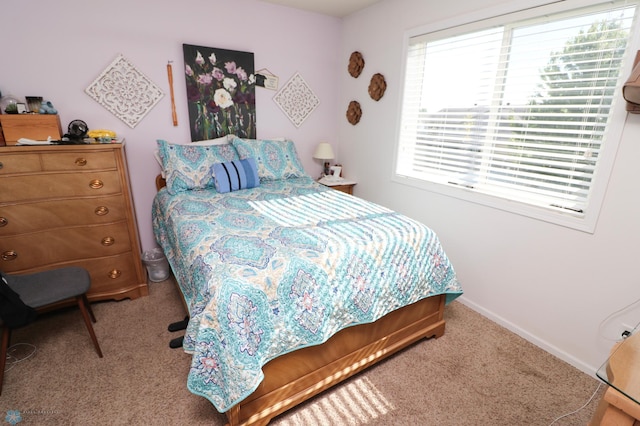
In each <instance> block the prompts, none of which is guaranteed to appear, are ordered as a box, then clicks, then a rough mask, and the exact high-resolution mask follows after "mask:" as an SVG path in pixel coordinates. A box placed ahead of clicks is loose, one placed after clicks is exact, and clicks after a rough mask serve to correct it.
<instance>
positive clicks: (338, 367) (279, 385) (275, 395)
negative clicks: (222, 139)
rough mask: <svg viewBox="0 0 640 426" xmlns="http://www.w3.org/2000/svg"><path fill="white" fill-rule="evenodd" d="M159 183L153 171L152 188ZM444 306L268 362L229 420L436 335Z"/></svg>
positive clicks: (242, 421)
mask: <svg viewBox="0 0 640 426" xmlns="http://www.w3.org/2000/svg"><path fill="white" fill-rule="evenodd" d="M164 184H165V182H164V179H162V177H161V176H158V177H157V178H156V187H157V188H158V189H160V188H162V187H163V186H164ZM444 306H445V296H444V295H438V296H432V297H429V298H427V299H423V300H421V301H418V302H416V303H413V304H411V305H408V306H405V307H403V308H400V309H398V310H396V311H393V312H391V313H389V314H387V315H385V316H384V317H382V318H380V319H379V320H377V321H376V322H373V323H371V324H362V325H357V326H353V327H349V328H346V329H344V330H342V331H340V332H338V333H337V334H335V335H334V336H333V337H331V338H330V339H329V340H327V341H326V342H325V343H323V344H322V345H319V346H313V347H308V348H303V349H299V350H297V351H294V352H290V353H288V354H285V355H283V356H281V357H278V358H276V359H274V360H272V361H270V362H269V363H267V364H266V365H265V366H264V368H263V372H264V376H265V377H264V380H263V381H262V383H261V384H260V386H259V387H258V388H257V389H256V390H255V392H253V393H252V394H251V395H249V396H248V397H247V398H245V399H244V400H243V401H242V402H240V403H238V404H236V405H235V406H233V407H232V408H231V409H230V410H229V411H227V412H226V415H227V419H228V420H229V425H230V426H239V425H266V424H268V423H269V422H270V421H271V419H272V418H274V417H275V416H277V415H279V414H281V413H283V412H285V411H287V410H289V409H291V408H293V407H295V406H296V405H298V404H300V403H302V402H304V401H306V400H308V399H309V398H311V397H313V396H315V395H317V394H319V393H320V392H322V391H324V390H326V389H329V388H330V387H332V386H334V385H336V384H338V383H340V382H342V381H343V380H345V379H347V378H349V377H351V376H353V375H354V374H356V373H358V372H360V371H362V370H364V369H365V368H367V367H369V366H372V365H374V364H376V363H378V362H380V361H382V360H383V359H385V358H387V357H388V356H390V355H392V354H394V353H396V352H398V351H399V350H401V349H403V348H406V347H407V346H409V345H411V344H413V343H415V342H417V341H418V340H420V339H423V338H430V337H440V336H442V335H443V334H444V329H445V321H444Z"/></svg>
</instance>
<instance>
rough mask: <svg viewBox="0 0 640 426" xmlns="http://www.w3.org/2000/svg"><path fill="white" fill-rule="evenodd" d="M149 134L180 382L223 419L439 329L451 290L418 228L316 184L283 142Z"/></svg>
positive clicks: (311, 387)
mask: <svg viewBox="0 0 640 426" xmlns="http://www.w3.org/2000/svg"><path fill="white" fill-rule="evenodd" d="M158 146H159V159H160V160H159V161H160V162H161V164H162V167H163V174H164V177H163V178H158V179H157V181H156V184H157V186H158V188H159V190H158V193H157V194H156V196H155V198H154V202H153V208H152V220H153V230H154V234H155V237H156V240H157V242H158V244H159V245H160V246H161V247H162V249H163V250H164V252H165V254H166V255H167V258H168V260H169V263H170V265H171V268H172V270H173V272H174V275H175V278H176V282H177V283H178V286H179V288H180V291H181V294H182V295H183V298H184V302H185V305H186V306H187V309H188V311H189V324H188V327H187V330H186V332H185V337H184V342H183V348H184V350H185V352H187V353H189V354H191V356H192V365H191V369H190V372H189V376H188V378H187V387H188V389H189V390H190V391H191V392H192V393H194V394H197V395H201V396H203V397H205V398H207V399H208V400H209V401H211V402H212V403H213V405H214V406H215V407H216V409H217V410H218V411H219V412H221V413H226V415H227V419H228V421H229V424H230V425H241V424H267V423H269V421H270V420H271V419H272V418H273V417H275V416H277V415H278V414H280V413H282V412H284V411H286V410H288V409H290V408H292V407H294V406H296V405H298V404H300V403H301V402H303V401H305V400H307V399H309V398H311V397H312V396H314V395H316V394H318V393H320V392H322V391H324V390H326V389H328V388H330V387H331V386H334V385H335V384H337V383H340V382H341V381H343V380H345V379H346V378H348V377H350V376H352V375H353V374H356V373H357V372H359V371H361V370H363V369H364V368H366V367H368V366H370V365H373V364H375V363H377V362H379V361H380V360H382V359H384V358H386V357H388V356H389V355H391V354H393V353H395V352H397V351H399V350H401V349H402V348H405V347H407V346H408V345H410V344H412V343H414V342H416V341H418V340H420V339H423V338H430V337H439V336H442V335H443V333H444V329H445V322H444V317H443V311H444V307H445V305H446V304H447V303H448V302H450V301H451V300H453V299H455V298H456V297H457V296H459V295H460V294H462V289H461V287H460V284H459V283H458V281H457V279H456V276H455V272H454V269H453V267H452V266H451V263H450V261H449V260H448V258H447V256H446V254H445V252H444V251H443V249H442V246H441V244H440V242H439V240H438V238H437V236H436V235H435V234H434V233H433V231H432V230H431V229H429V228H428V227H426V226H424V225H422V224H420V223H418V222H416V221H414V220H412V219H410V218H408V217H406V216H403V215H400V214H398V213H396V212H393V211H391V210H389V209H386V208H384V207H382V206H379V205H376V204H373V203H370V202H367V201H365V200H362V199H359V198H357V197H353V196H351V195H348V194H345V193H342V192H340V191H335V190H332V189H330V188H327V187H324V186H322V185H319V184H318V183H317V182H315V181H314V180H313V179H312V178H310V177H309V176H308V175H307V174H306V173H305V172H304V169H303V168H302V166H301V165H300V162H299V160H298V158H297V154H296V152H295V145H294V144H293V143H292V142H291V141H283V140H247V139H239V138H231V141H230V142H229V143H220V142H219V141H218V143H213V144H204V145H194V144H190V145H174V144H170V143H168V142H166V141H158ZM214 165H215V167H214ZM221 165H224V166H223V167H222V166H221ZM223 169H224V170H223ZM220 170H223V171H222V172H220ZM229 170H234V172H233V173H231V172H229ZM238 170H239V171H240V172H238ZM225 173H226V174H225ZM231 175H233V177H234V178H233V179H232V178H231V177H230V176H231ZM236 177H237V179H235V178H236ZM232 181H233V182H232Z"/></svg>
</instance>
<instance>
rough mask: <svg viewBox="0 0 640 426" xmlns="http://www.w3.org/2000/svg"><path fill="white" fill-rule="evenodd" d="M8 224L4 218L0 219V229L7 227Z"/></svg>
mask: <svg viewBox="0 0 640 426" xmlns="http://www.w3.org/2000/svg"><path fill="white" fill-rule="evenodd" d="M8 224H9V220H8V219H7V218H6V217H0V227H2V226H7V225H8Z"/></svg>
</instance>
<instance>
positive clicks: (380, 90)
mask: <svg viewBox="0 0 640 426" xmlns="http://www.w3.org/2000/svg"><path fill="white" fill-rule="evenodd" d="M385 90H387V82H386V81H385V79H384V76H383V75H382V74H380V73H377V74H374V75H373V77H371V83H369V96H371V99H373V100H374V101H379V100H380V98H381V97H383V96H384V91H385Z"/></svg>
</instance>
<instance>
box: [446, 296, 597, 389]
mask: <svg viewBox="0 0 640 426" xmlns="http://www.w3.org/2000/svg"><path fill="white" fill-rule="evenodd" d="M456 300H457V301H459V302H460V303H462V304H463V305H465V306H467V307H469V308H470V309H473V310H474V311H476V312H478V313H479V314H481V315H482V316H485V317H487V318H488V319H490V320H491V321H493V322H495V323H496V324H499V325H501V326H502V327H504V328H506V329H507V330H509V331H512V332H513V333H515V334H517V335H518V336H520V337H522V338H523V339H525V340H527V341H529V342H531V343H533V344H534V345H536V346H538V347H539V348H540V349H543V350H545V351H547V352H549V353H550V354H552V355H554V356H555V357H557V358H559V359H561V360H562V361H564V362H566V363H568V364H569V365H572V366H573V367H575V368H577V369H578V370H580V371H582V372H583V373H585V374H587V375H589V376H591V377H593V378H596V376H595V373H596V371H597V369H598V368H599V367H600V366H597V367H594V366H592V365H587V364H585V363H584V362H582V361H580V360H579V359H576V358H575V357H573V356H572V355H569V354H568V353H566V352H564V351H562V350H560V349H558V348H557V347H556V346H553V345H550V344H549V343H548V342H546V341H544V340H542V339H540V338H539V337H537V336H535V335H533V334H531V333H529V332H527V331H525V330H523V329H522V328H520V327H518V326H516V325H515V324H513V323H511V322H509V321H507V320H506V319H504V318H502V317H501V316H499V315H496V314H495V313H494V312H491V311H488V310H486V309H485V308H483V307H482V306H479V305H477V304H476V303H474V302H472V301H470V300H468V299H467V298H465V297H464V296H460V297H459V298H457V299H456Z"/></svg>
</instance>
